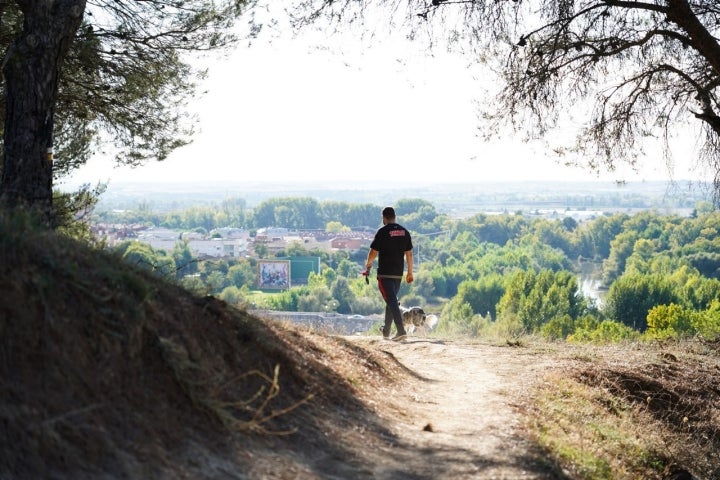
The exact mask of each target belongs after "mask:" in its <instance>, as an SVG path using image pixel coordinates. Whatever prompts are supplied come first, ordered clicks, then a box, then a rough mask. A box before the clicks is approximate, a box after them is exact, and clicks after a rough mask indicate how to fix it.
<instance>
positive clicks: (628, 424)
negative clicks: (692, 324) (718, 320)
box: [531, 341, 720, 479]
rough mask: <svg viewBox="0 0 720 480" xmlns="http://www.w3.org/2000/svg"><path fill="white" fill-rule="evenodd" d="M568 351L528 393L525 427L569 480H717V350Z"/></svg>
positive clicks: (708, 346) (704, 346) (707, 346)
mask: <svg viewBox="0 0 720 480" xmlns="http://www.w3.org/2000/svg"><path fill="white" fill-rule="evenodd" d="M574 350H577V351H574V353H573V358H574V359H575V360H574V365H573V367H572V368H571V369H569V370H565V371H561V372H560V371H558V372H554V373H552V374H551V375H549V376H548V378H547V379H546V382H545V383H543V384H541V385H538V387H537V390H536V392H534V400H533V407H534V410H533V415H532V427H531V428H532V430H533V432H534V434H535V435H536V436H537V438H538V440H539V443H541V444H542V445H543V446H545V447H546V448H548V449H549V450H550V451H551V452H553V454H554V455H556V456H557V458H558V459H559V460H560V461H561V462H562V463H563V464H564V465H565V466H566V469H567V470H568V471H569V472H571V474H572V475H571V476H572V478H583V479H603V478H607V479H635V478H645V479H654V478H657V479H662V478H667V475H668V474H669V472H670V471H671V470H673V469H674V470H685V471H688V472H691V473H692V474H694V475H696V476H697V477H698V478H707V479H714V478H720V457H719V456H718V452H720V415H719V414H718V412H719V411H720V379H719V377H718V373H719V372H720V359H719V357H718V350H717V344H712V343H703V342H699V341H693V342H686V343H681V344H672V345H665V346H660V347H659V346H657V345H624V346H609V347H589V346H578V347H574Z"/></svg>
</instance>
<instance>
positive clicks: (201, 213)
mask: <svg viewBox="0 0 720 480" xmlns="http://www.w3.org/2000/svg"><path fill="white" fill-rule="evenodd" d="M384 206H385V205H373V204H369V203H364V204H353V203H349V202H340V201H323V202H320V201H317V200H315V199H313V198H305V197H303V198H294V197H293V198H290V197H284V198H271V199H267V200H265V201H263V202H261V203H259V204H258V205H257V206H255V207H254V208H248V207H247V202H246V201H245V200H243V199H241V198H231V199H227V200H224V201H223V202H221V203H220V204H219V205H217V206H193V207H189V208H185V209H181V210H175V211H171V212H168V213H159V212H154V211H153V210H152V208H151V206H150V205H149V204H148V203H141V204H140V205H139V206H138V208H136V209H134V210H125V211H120V212H119V211H113V210H109V211H103V212H98V213H96V215H95V221H96V222H99V223H126V224H150V225H155V226H159V227H165V228H172V229H187V230H193V229H197V228H202V229H204V230H205V231H211V230H213V229H217V228H222V227H243V228H246V229H248V230H257V229H258V228H263V227H283V228H289V229H293V230H324V229H325V228H326V227H327V224H328V223H331V222H341V223H342V224H343V225H344V226H346V227H349V228H351V229H353V230H374V229H376V228H377V227H378V225H379V224H380V210H381V209H382V207H384ZM394 207H395V210H396V211H397V213H398V214H399V215H402V216H403V219H404V221H405V223H407V224H408V226H409V227H412V228H413V229H414V230H417V231H420V232H423V231H425V232H431V231H434V230H435V229H436V227H437V225H438V224H440V223H442V222H443V220H444V219H445V218H446V216H444V215H439V214H438V213H437V212H436V211H435V207H434V206H432V205H431V204H430V203H429V202H427V201H426V200H422V199H404V200H400V201H399V202H398V203H397V204H396V205H394Z"/></svg>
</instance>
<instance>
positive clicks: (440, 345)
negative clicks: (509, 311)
mask: <svg viewBox="0 0 720 480" xmlns="http://www.w3.org/2000/svg"><path fill="white" fill-rule="evenodd" d="M356 341H358V342H362V343H364V344H365V345H366V346H367V347H368V348H373V349H379V350H380V351H382V352H385V353H386V354H388V355H392V356H394V357H395V358H396V359H397V360H398V361H399V362H400V363H401V364H403V365H404V366H405V367H406V368H407V369H408V370H410V371H411V373H413V374H414V375H415V376H417V377H418V381H417V382H413V385H410V386H407V388H403V387H398V388H397V390H396V391H391V392H388V397H390V398H389V400H390V401H389V403H390V404H391V405H389V406H388V408H385V407H384V406H378V410H379V412H380V415H381V416H382V417H384V419H385V421H386V423H385V424H386V425H387V426H388V428H389V429H390V430H391V431H392V432H393V433H394V434H395V435H396V436H397V439H396V441H395V442H388V444H387V445H386V446H385V448H381V450H382V451H380V452H378V455H379V456H378V462H377V463H376V464H375V466H374V468H373V469H372V470H373V478H378V479H382V478H386V479H391V478H392V479H396V478H432V479H486V478H487V479H554V478H564V477H563V475H562V474H558V473H557V472H558V469H557V467H555V466H553V465H550V464H549V462H548V461H547V460H546V459H545V457H544V455H543V453H542V452H541V451H540V449H539V447H537V446H536V445H535V444H534V443H533V442H531V441H530V440H529V439H528V438H526V434H525V431H524V428H523V426H522V421H523V419H522V410H523V401H524V397H523V396H524V395H525V394H526V393H527V391H528V388H529V387H530V385H531V384H532V383H533V382H535V381H538V380H539V379H540V378H541V375H542V374H543V373H544V372H545V371H546V370H547V369H548V368H550V366H557V358H556V357H555V358H553V357H552V356H551V355H546V354H544V353H542V352H540V351H538V350H533V349H529V348H522V347H509V346H493V345H483V344H471V343H463V342H459V341H443V340H436V339H429V338H422V337H420V338H418V337H415V338H410V339H409V340H408V341H407V342H405V343H395V342H391V341H384V340H377V339H373V338H370V337H364V338H363V337H361V338H357V337H356Z"/></svg>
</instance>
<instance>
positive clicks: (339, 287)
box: [331, 277, 355, 313]
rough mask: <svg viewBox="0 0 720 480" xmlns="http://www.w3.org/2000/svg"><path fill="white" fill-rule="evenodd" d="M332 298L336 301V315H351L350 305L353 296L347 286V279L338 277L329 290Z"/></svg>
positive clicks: (353, 298)
mask: <svg viewBox="0 0 720 480" xmlns="http://www.w3.org/2000/svg"><path fill="white" fill-rule="evenodd" d="M331 292H332V296H333V298H334V299H335V300H336V301H337V312H338V313H352V308H351V305H352V304H353V302H354V301H355V294H354V293H353V292H352V289H351V288H350V285H348V281H347V278H345V277H338V278H337V280H335V282H334V283H333V285H332V288H331Z"/></svg>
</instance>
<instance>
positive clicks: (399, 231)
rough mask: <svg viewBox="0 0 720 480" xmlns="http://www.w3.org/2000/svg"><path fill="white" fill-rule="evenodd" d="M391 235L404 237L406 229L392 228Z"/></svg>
mask: <svg viewBox="0 0 720 480" xmlns="http://www.w3.org/2000/svg"><path fill="white" fill-rule="evenodd" d="M390 236H391V237H404V236H405V230H390Z"/></svg>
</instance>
